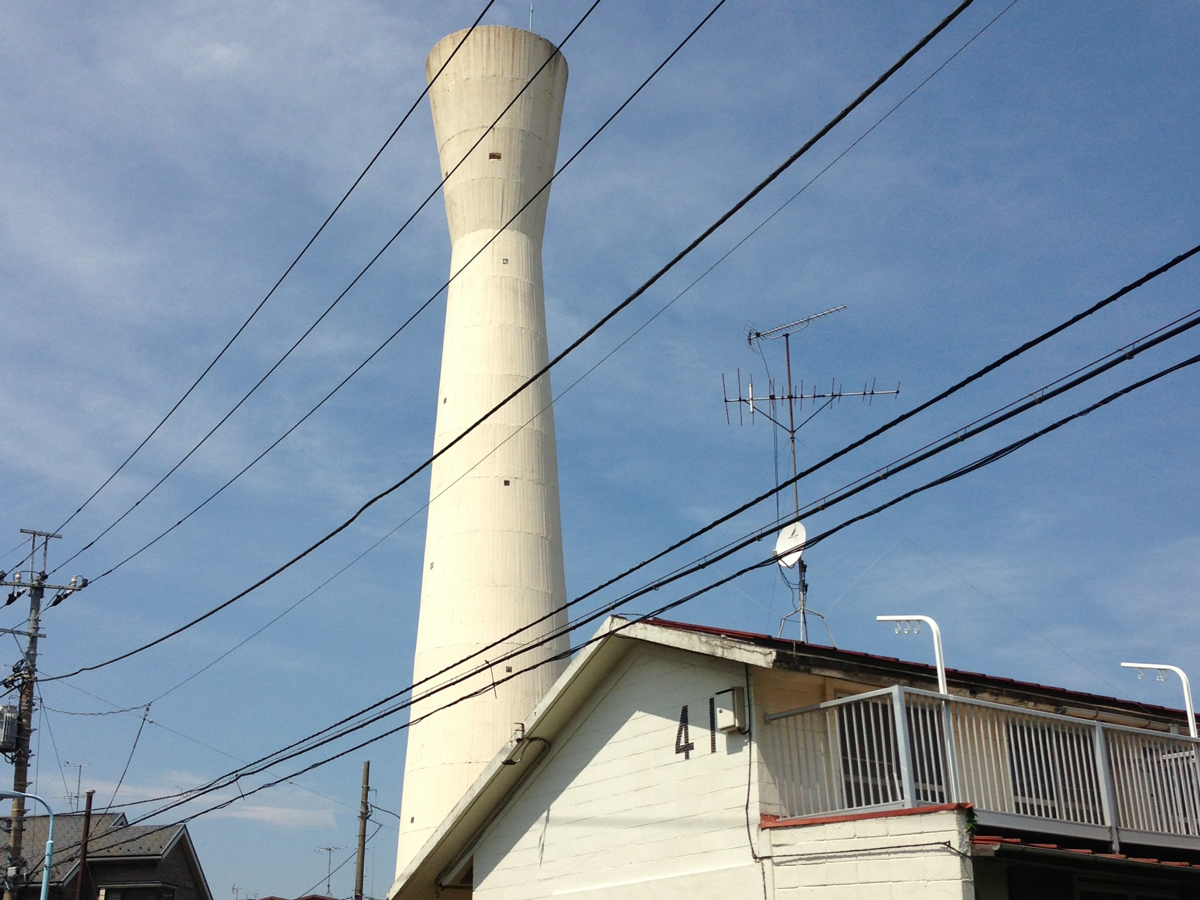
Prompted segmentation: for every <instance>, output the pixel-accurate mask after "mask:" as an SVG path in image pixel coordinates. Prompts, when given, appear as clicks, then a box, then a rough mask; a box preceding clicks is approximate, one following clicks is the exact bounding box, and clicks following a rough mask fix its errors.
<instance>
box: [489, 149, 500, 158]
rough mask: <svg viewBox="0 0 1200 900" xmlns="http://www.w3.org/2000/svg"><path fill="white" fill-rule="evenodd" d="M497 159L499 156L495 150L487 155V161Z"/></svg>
mask: <svg viewBox="0 0 1200 900" xmlns="http://www.w3.org/2000/svg"><path fill="white" fill-rule="evenodd" d="M499 158H500V154H499V153H498V152H496V151H495V150H493V151H492V152H491V153H489V154H488V159H499Z"/></svg>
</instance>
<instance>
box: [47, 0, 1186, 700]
mask: <svg viewBox="0 0 1200 900" xmlns="http://www.w3.org/2000/svg"><path fill="white" fill-rule="evenodd" d="M724 2H725V0H720V2H719V3H718V4H717V5H716V6H714V7H713V9H712V11H710V12H709V14H708V15H707V16H706V17H705V18H704V19H703V20H702V21H701V23H700V25H697V26H696V29H693V31H692V32H691V33H690V34H689V35H688V37H687V38H685V41H684V43H686V41H687V40H690V38H691V36H692V35H694V34H695V33H696V30H698V29H699V28H700V27H702V26H703V24H704V23H705V22H707V21H708V19H709V18H710V17H711V16H712V15H713V14H714V13H715V12H716V11H717V9H719V8H720V7H721V5H723V4H724ZM973 2H974V0H962V2H961V3H960V4H959V5H958V6H957V7H956V8H955V10H954V11H953V12H952V13H950V15H948V16H947V17H946V18H944V19H943V20H942V21H941V22H940V23H939V24H938V25H937V26H936V27H935V28H934V29H933V30H932V31H930V32H929V33H928V34H927V35H926V36H925V37H923V38H922V39H921V40H920V41H918V42H917V44H916V45H914V46H913V47H912V49H910V50H909V51H908V52H907V53H905V54H904V56H902V57H901V58H900V59H899V60H898V61H897V62H896V63H894V64H893V65H892V66H891V67H890V68H889V69H888V70H887V71H886V72H884V73H883V74H882V75H880V76H879V78H877V79H876V80H875V82H874V83H873V84H872V85H871V86H870V87H868V88H867V89H866V90H865V91H863V92H862V93H861V94H859V95H858V97H857V98H855V99H854V100H853V101H852V102H851V103H850V104H849V105H848V106H846V107H845V108H843V109H842V111H841V112H839V113H838V114H837V115H836V116H834V117H833V119H831V120H830V121H829V122H828V123H827V124H826V125H825V126H824V127H822V128H821V129H820V130H819V131H818V132H817V133H816V134H815V135H813V137H811V138H809V140H808V141H806V142H805V143H804V144H803V145H802V146H801V147H800V148H799V149H798V150H797V151H796V152H795V153H793V154H792V155H791V156H790V157H788V158H787V159H786V160H785V161H784V162H783V163H781V164H780V165H779V166H778V167H776V168H775V169H774V170H773V171H772V172H771V173H770V174H769V175H767V177H766V178H764V179H763V180H762V181H760V182H759V183H758V184H757V185H756V186H755V187H754V188H753V189H752V190H751V191H750V192H749V193H747V194H746V195H745V196H743V197H742V199H740V200H739V201H738V202H737V203H735V204H734V205H733V206H732V207H730V208H729V209H728V210H727V211H726V212H725V213H723V214H722V215H721V216H720V217H719V218H718V219H717V220H716V221H715V222H713V224H712V225H710V226H709V227H708V228H706V229H705V230H704V231H703V232H702V233H701V234H700V235H699V236H698V237H696V238H695V239H694V240H693V241H692V242H691V243H689V244H688V245H687V246H686V247H684V248H683V249H682V250H681V251H679V252H678V253H677V254H676V255H675V256H674V257H673V258H672V259H671V260H670V261H668V262H667V263H666V264H665V265H664V266H662V267H661V268H660V269H659V270H658V271H657V272H655V273H654V275H652V276H651V277H650V278H649V279H648V280H647V281H645V282H644V283H643V284H642V285H641V286H640V287H639V288H637V289H636V290H635V291H634V292H633V293H631V294H630V295H629V296H627V297H626V298H625V299H624V300H622V301H621V302H620V303H618V304H617V305H616V306H614V307H613V308H612V309H611V310H610V311H609V312H607V313H606V314H605V315H604V316H603V317H601V319H600V320H599V321H597V322H596V323H595V324H594V325H592V326H591V327H590V328H589V329H587V330H586V331H585V332H584V333H583V334H581V335H580V336H579V337H578V338H576V339H575V340H574V341H573V342H572V343H571V344H570V345H568V346H567V347H566V348H565V349H564V350H562V351H561V352H560V353H559V354H558V355H557V356H555V357H554V358H553V359H552V360H550V361H549V362H547V363H546V365H544V366H543V367H542V368H541V369H540V370H539V371H537V372H536V373H535V374H534V375H532V376H531V377H530V378H529V379H527V380H526V381H525V382H524V383H523V384H522V385H520V386H519V387H517V388H516V389H515V390H513V391H512V392H511V393H510V394H509V395H508V396H507V397H505V398H504V399H502V400H501V401H500V402H499V403H497V404H496V405H495V406H493V407H492V408H491V409H490V410H488V411H487V412H486V413H484V415H483V416H481V417H480V418H479V419H477V420H476V421H475V422H474V424H472V425H470V426H469V427H468V428H466V429H465V430H464V431H463V432H461V433H460V434H459V435H458V436H457V437H455V438H453V439H451V440H450V441H448V442H447V443H446V444H445V445H444V446H443V447H442V448H441V449H440V450H438V451H437V452H435V453H434V454H432V455H431V456H430V457H429V458H428V459H427V460H426V461H425V462H424V463H422V464H421V465H420V466H419V467H418V468H416V469H414V470H413V471H412V472H410V473H409V474H408V475H406V476H404V478H402V479H401V480H400V481H398V482H396V483H395V484H393V485H391V486H390V487H388V488H387V489H385V490H384V491H381V492H380V493H378V494H376V495H375V496H374V497H372V498H371V499H370V500H368V501H367V502H366V503H364V504H363V505H362V506H361V507H359V509H358V510H357V511H356V512H355V513H354V514H353V515H352V516H350V518H348V519H346V520H345V521H344V522H342V524H340V525H339V526H338V527H337V528H335V529H334V530H333V531H330V532H329V533H327V534H326V535H325V536H324V537H322V538H321V539H319V540H318V541H316V542H315V543H314V544H312V545H310V546H309V547H308V548H306V549H305V550H303V551H301V552H300V553H299V554H297V555H296V556H293V557H292V558H291V559H290V560H288V561H287V562H285V563H284V564H283V565H281V566H279V567H277V568H276V569H275V570H274V571H272V572H270V573H269V574H268V575H266V576H264V577H263V578H261V579H259V580H258V581H257V582H255V583H254V584H252V585H251V586H250V587H248V588H246V589H245V590H243V591H241V592H239V593H238V594H235V595H234V596H233V597H231V598H230V599H229V600H226V601H225V602H223V603H221V604H219V605H218V606H216V607H214V608H213V609H211V610H209V611H208V612H206V613H204V614H203V615H201V616H199V617H197V618H195V619H193V620H192V621H191V622H188V623H187V624H185V625H182V626H180V627H179V628H177V629H175V630H173V631H171V632H169V633H168V634H165V635H163V636H162V637H159V638H156V639H155V640H153V641H151V642H149V643H147V644H143V645H142V646H140V647H137V648H135V649H133V650H130V651H127V652H126V653H123V654H121V655H119V656H116V657H113V658H111V659H109V660H106V661H104V662H101V663H96V664H93V665H90V666H82V667H80V668H79V669H76V670H74V671H72V672H69V673H66V674H63V675H57V676H53V677H52V678H47V679H44V680H46V681H53V680H59V679H63V678H70V677H73V676H75V675H79V674H81V673H83V672H90V671H95V670H96V669H100V668H103V667H105V666H109V665H112V664H114V663H117V662H120V661H122V660H125V659H128V658H129V657H131V656H133V655H135V654H137V653H141V652H143V651H145V650H148V649H150V648H151V647H154V646H157V645H158V644H160V643H162V642H163V641H166V640H169V639H170V638H172V637H174V636H176V635H177V634H180V633H181V632H183V631H186V630H187V629H189V628H191V627H193V626H195V625H197V624H199V623H200V622H202V621H204V620H205V619H207V618H209V617H210V616H213V615H215V614H216V613H218V612H220V611H221V610H222V609H225V608H226V607H228V606H230V605H232V604H233V603H235V602H237V601H238V600H240V599H241V598H242V597H244V596H246V595H247V594H249V593H250V592H252V591H254V590H256V589H257V588H259V587H261V586H262V585H264V584H266V583H267V582H268V581H270V580H272V579H273V578H275V577H276V576H278V575H279V574H281V573H282V572H284V571H286V570H287V569H289V568H291V567H292V566H293V565H295V564H296V563H297V562H299V561H300V560H302V559H304V558H305V557H306V556H308V555H309V554H310V553H312V552H313V551H314V550H317V549H318V548H319V547H321V546H322V545H324V544H325V543H327V542H328V541H330V540H332V539H333V538H334V537H335V536H337V535H338V534H340V533H341V532H343V531H345V530H346V529H347V528H349V527H350V526H351V525H352V524H353V523H354V522H355V521H357V519H358V518H359V517H360V516H361V515H362V514H363V513H364V512H366V511H367V510H368V509H369V508H371V507H372V506H374V505H375V504H376V503H378V502H379V501H381V500H383V499H384V498H386V497H387V496H389V495H390V494H392V493H393V492H394V491H396V490H398V489H399V488H400V487H401V486H403V485H404V484H406V483H407V482H408V481H410V480H411V479H413V478H415V477H416V476H417V475H418V474H419V473H420V472H422V471H424V470H425V469H426V468H427V467H428V466H430V465H431V464H432V463H433V462H434V461H435V460H436V459H438V458H440V457H441V456H442V455H443V454H445V453H447V452H448V451H450V450H451V449H453V448H454V447H455V446H456V445H457V444H458V443H460V442H461V441H462V440H464V439H465V438H466V437H467V436H468V435H470V434H471V433H472V432H473V431H475V429H477V428H478V427H479V426H480V425H481V424H483V422H485V421H487V420H488V419H489V418H491V416H493V415H494V414H495V413H496V412H497V411H498V410H500V409H502V408H503V407H504V406H506V405H507V404H508V403H509V402H510V401H511V400H512V399H513V398H515V397H517V396H518V395H519V394H521V393H523V392H524V391H525V390H526V389H527V388H528V387H529V386H530V385H532V384H534V383H536V382H537V381H538V380H539V379H541V378H542V377H543V376H544V375H545V374H547V373H548V372H549V371H550V370H551V369H553V368H554V367H555V366H556V365H558V363H560V362H561V361H562V360H563V359H565V358H566V357H567V356H568V355H569V354H571V353H572V352H574V351H575V350H576V349H577V348H578V347H579V346H581V345H582V344H583V343H584V342H586V341H587V340H588V339H589V338H591V337H592V336H593V335H594V334H595V333H596V332H597V331H599V330H600V329H601V328H603V327H604V326H605V325H606V324H608V322H610V321H611V320H612V319H613V318H614V317H615V316H616V315H617V314H618V313H620V312H621V311H622V310H623V309H625V308H626V307H627V306H629V305H630V304H632V303H633V302H634V301H635V300H636V299H637V298H638V297H640V296H641V295H642V294H644V293H645V292H646V291H648V290H649V289H650V288H651V287H652V286H653V285H654V284H655V283H657V282H658V281H659V280H660V279H661V278H662V277H663V276H664V275H666V274H667V273H668V272H669V271H671V269H673V268H674V267H675V266H676V265H678V264H679V262H681V261H682V260H683V259H685V258H686V257H687V256H688V255H689V254H691V253H692V251H694V250H695V249H696V248H697V247H699V246H700V245H701V244H702V243H703V242H704V241H705V240H707V239H708V238H709V237H711V236H712V234H713V233H714V232H716V231H717V230H718V229H719V228H720V227H721V226H722V225H724V224H725V223H726V222H728V221H729V219H731V218H732V217H733V216H734V215H735V214H736V213H737V212H738V211H739V210H741V209H742V208H743V207H745V206H746V204H748V203H749V202H750V201H751V200H753V199H754V198H755V197H756V196H758V195H759V194H760V193H762V191H764V190H765V189H766V188H767V187H768V186H769V185H770V184H771V183H772V182H774V181H775V180H776V179H777V178H778V177H779V176H780V175H782V174H783V173H784V172H785V171H787V170H788V169H789V168H790V167H791V166H792V165H793V164H794V163H795V162H796V161H797V160H798V159H800V157H801V156H803V155H804V154H805V153H807V152H808V150H809V149H811V148H812V147H813V146H814V145H815V144H816V143H817V142H818V141H819V140H820V139H821V138H823V137H824V136H825V135H826V134H828V133H829V132H830V131H831V130H833V128H834V127H835V126H836V125H837V124H838V123H840V122H841V121H842V120H843V119H845V118H846V116H848V115H849V114H850V113H851V112H853V111H854V110H855V109H856V108H857V107H858V106H859V105H861V104H862V103H863V102H864V101H865V100H866V99H867V98H868V97H869V96H870V95H871V94H873V93H874V92H875V91H876V90H877V89H878V88H879V87H880V86H881V85H883V84H884V83H885V82H886V81H887V80H888V79H890V78H891V77H892V75H894V74H895V73H896V72H897V71H899V69H900V68H901V67H902V66H903V65H904V64H905V63H907V62H908V61H909V60H910V59H912V57H913V56H915V55H916V54H917V52H919V51H920V50H921V49H922V48H923V47H924V46H925V45H926V44H928V43H929V42H930V41H931V40H933V38H934V37H936V36H937V35H938V34H940V33H941V32H942V30H944V29H945V28H946V27H948V26H949V25H950V23H951V22H953V21H954V19H956V18H957V17H958V16H959V15H960V14H961V13H962V12H963V10H965V9H966V8H967V7H968V6H970V5H971V4H972V3H973ZM682 46H683V44H682V43H681V44H680V45H679V47H676V49H675V50H674V51H672V53H671V55H670V56H668V57H667V59H666V60H664V61H663V63H662V64H660V66H659V67H658V68H657V69H655V70H654V72H653V73H651V75H650V78H653V77H654V75H655V74H657V73H658V71H660V70H661V68H662V66H664V65H666V63H667V62H669V61H670V59H671V58H672V57H673V56H674V55H675V53H677V52H678V51H679V49H681V48H682ZM650 78H647V79H646V81H644V82H643V83H642V85H641V86H639V88H638V89H637V91H635V92H634V94H633V95H631V96H630V98H629V100H626V101H625V103H624V104H622V105H621V107H620V108H619V109H618V110H617V112H616V113H613V115H612V116H611V117H610V118H609V120H608V121H612V118H615V116H616V115H617V114H618V113H619V112H620V111H621V109H624V107H625V106H626V105H627V104H628V103H629V102H631V101H632V99H633V97H635V96H637V93H638V92H640V91H641V90H642V88H643V87H645V85H646V84H648V83H649V81H650ZM605 124H607V122H606V123H605ZM602 127H603V126H602ZM598 133H599V132H597V134H598ZM595 136H596V135H595V134H594V135H593V136H592V138H589V139H588V141H589V142H590V141H591V140H593V139H594V138H595ZM586 146H587V143H585V144H584V145H583V147H581V148H580V150H579V151H577V152H576V156H578V153H579V152H582V150H583V148H584V147H586ZM576 156H573V157H571V160H574V159H575V158H576ZM571 160H568V164H569V162H570V161H571ZM564 168H565V166H564ZM559 171H562V170H561V169H560V170H559ZM548 185H549V182H547V186H548ZM543 190H545V188H543ZM536 196H537V195H535V197H536ZM530 202H532V200H531V201H530ZM518 215H519V213H518ZM510 221H511V220H510ZM489 243H490V241H489ZM486 246H487V244H485V245H484V248H481V249H480V251H479V252H480V253H481V252H483V249H485V248H486ZM1197 250H1200V247H1197ZM477 255H478V253H477V254H476V256H477ZM474 258H475V257H472V260H473V259H474ZM467 264H468V265H469V264H470V261H468V263H467ZM460 271H461V270H460ZM428 302H432V298H431V299H430V301H427V303H428ZM418 312H419V310H418ZM414 315H415V314H414ZM389 340H390V338H389ZM376 352H378V351H376ZM369 359H370V357H368V360H367V361H369ZM365 364H366V363H365V362H364V363H363V365H365ZM352 374H353V373H352Z"/></svg>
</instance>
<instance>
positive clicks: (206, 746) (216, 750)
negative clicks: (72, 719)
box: [46, 681, 358, 811]
mask: <svg viewBox="0 0 1200 900" xmlns="http://www.w3.org/2000/svg"><path fill="white" fill-rule="evenodd" d="M63 684H64V685H65V686H66V687H69V688H71V689H72V690H75V691H79V692H80V693H81V694H86V695H87V696H89V697H91V698H92V699H93V700H99V701H100V702H101V703H107V704H108V705H109V706H112V707H114V708H115V707H116V705H117V704H115V703H113V702H112V701H111V700H106V699H105V698H104V697H100V696H97V695H96V694H93V693H91V692H90V691H85V690H84V689H83V688H81V687H79V686H78V685H75V684H72V683H71V682H69V681H64V682H63ZM150 702H151V703H153V702H154V701H150ZM147 705H148V704H142V705H141V706H133V707H130V708H129V709H124V710H117V711H118V712H124V713H131V712H134V711H136V710H139V709H142V708H143V707H144V706H147ZM46 708H47V709H49V707H46ZM97 715H102V713H97ZM147 721H148V722H149V724H151V725H153V726H154V727H155V728H161V729H162V730H163V731H167V732H170V733H171V734H173V735H175V736H176V737H181V738H183V739H184V740H185V741H190V742H191V743H193V744H196V745H197V746H199V747H203V748H204V749H206V750H211V751H213V752H214V753H218V754H220V755H221V756H224V757H227V758H228V759H232V760H233V761H234V762H238V763H243V764H245V762H246V761H245V760H244V759H241V758H240V757H237V756H234V755H233V754H232V753H229V752H228V751H225V750H222V749H221V748H220V747H214V746H213V745H212V744H206V743H205V742H204V741H202V740H199V739H198V738H194V737H192V736H191V735H190V734H184V733H183V732H182V731H176V730H175V729H174V728H170V727H168V726H167V725H164V724H163V723H162V722H160V721H159V720H158V719H148V720H147ZM292 786H293V787H298V788H299V789H300V790H302V791H307V792H308V793H310V794H312V795H313V796H315V797H320V798H321V799H323V800H328V801H329V802H330V803H335V804H337V805H338V806H342V807H345V808H346V809H351V810H355V811H357V810H358V807H357V806H351V805H350V804H349V803H343V802H342V801H341V800H338V799H337V798H336V797H330V796H328V795H327V794H322V793H321V792H320V791H314V790H313V789H312V788H310V787H306V786H304V785H302V784H293V785H292ZM125 805H127V804H124V803H119V804H117V807H118V808H120V807H123V806H125Z"/></svg>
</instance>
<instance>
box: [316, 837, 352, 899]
mask: <svg viewBox="0 0 1200 900" xmlns="http://www.w3.org/2000/svg"><path fill="white" fill-rule="evenodd" d="M345 849H346V848H345V847H317V848H316V852H317V853H324V854H325V858H326V860H327V862H326V865H325V896H326V897H332V896H333V892H332V891H331V889H330V887H329V884H330V880H331V879H332V878H333V854H335V853H337V851H339V850H345Z"/></svg>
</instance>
